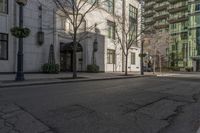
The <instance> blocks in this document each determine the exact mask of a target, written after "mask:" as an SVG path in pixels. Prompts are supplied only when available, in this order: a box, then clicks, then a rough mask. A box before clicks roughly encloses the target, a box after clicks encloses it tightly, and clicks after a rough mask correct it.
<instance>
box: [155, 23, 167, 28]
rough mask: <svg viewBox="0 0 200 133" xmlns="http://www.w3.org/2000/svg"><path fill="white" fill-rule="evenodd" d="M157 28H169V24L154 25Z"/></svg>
mask: <svg viewBox="0 0 200 133" xmlns="http://www.w3.org/2000/svg"><path fill="white" fill-rule="evenodd" d="M154 28H155V29H166V28H169V24H167V23H166V24H157V25H155V26H154Z"/></svg>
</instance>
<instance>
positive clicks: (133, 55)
mask: <svg viewBox="0 0 200 133" xmlns="http://www.w3.org/2000/svg"><path fill="white" fill-rule="evenodd" d="M131 64H132V65H135V53H131Z"/></svg>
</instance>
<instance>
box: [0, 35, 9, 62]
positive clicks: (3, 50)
mask: <svg viewBox="0 0 200 133" xmlns="http://www.w3.org/2000/svg"><path fill="white" fill-rule="evenodd" d="M7 51H8V35H7V34H0V59H2V60H7V59H8V55H7Z"/></svg>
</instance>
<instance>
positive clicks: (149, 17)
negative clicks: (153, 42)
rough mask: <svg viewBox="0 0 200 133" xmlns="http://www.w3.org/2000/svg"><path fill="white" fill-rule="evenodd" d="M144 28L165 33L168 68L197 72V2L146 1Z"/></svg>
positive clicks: (199, 28) (199, 4)
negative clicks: (168, 35)
mask: <svg viewBox="0 0 200 133" xmlns="http://www.w3.org/2000/svg"><path fill="white" fill-rule="evenodd" d="M144 8H145V14H144V17H145V26H147V27H151V26H152V27H154V28H155V29H157V30H161V31H167V32H169V34H170V36H171V41H170V45H169V47H168V49H167V57H168V65H169V66H170V67H180V68H186V67H194V66H195V69H197V70H199V68H200V65H199V64H200V63H199V62H200V61H199V59H200V0H145V7H144Z"/></svg>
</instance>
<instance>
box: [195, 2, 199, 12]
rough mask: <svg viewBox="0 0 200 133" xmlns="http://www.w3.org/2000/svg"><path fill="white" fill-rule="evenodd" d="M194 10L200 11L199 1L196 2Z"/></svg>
mask: <svg viewBox="0 0 200 133" xmlns="http://www.w3.org/2000/svg"><path fill="white" fill-rule="evenodd" d="M195 11H200V3H198V4H196V6H195Z"/></svg>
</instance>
